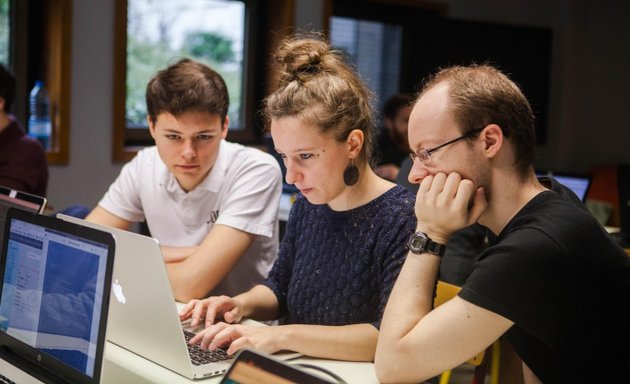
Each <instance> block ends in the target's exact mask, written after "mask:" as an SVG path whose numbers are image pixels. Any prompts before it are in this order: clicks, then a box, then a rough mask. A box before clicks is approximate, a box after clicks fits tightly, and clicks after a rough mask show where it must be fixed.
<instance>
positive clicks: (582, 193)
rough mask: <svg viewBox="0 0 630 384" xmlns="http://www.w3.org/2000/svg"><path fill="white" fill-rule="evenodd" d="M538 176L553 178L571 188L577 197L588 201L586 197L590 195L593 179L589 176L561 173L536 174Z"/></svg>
mask: <svg viewBox="0 0 630 384" xmlns="http://www.w3.org/2000/svg"><path fill="white" fill-rule="evenodd" d="M536 175H537V176H544V177H553V178H554V179H556V180H557V181H558V182H559V183H560V184H562V185H564V186H565V187H567V188H569V189H570V190H571V191H573V193H575V194H576V195H577V197H578V198H579V199H580V200H582V201H586V195H587V193H588V189H589V187H590V186H591V178H590V177H588V176H576V175H566V174H561V173H555V172H549V173H536Z"/></svg>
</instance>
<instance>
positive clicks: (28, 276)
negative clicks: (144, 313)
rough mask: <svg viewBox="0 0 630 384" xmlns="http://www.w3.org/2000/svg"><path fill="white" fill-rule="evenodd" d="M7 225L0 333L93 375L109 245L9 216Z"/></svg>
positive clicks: (100, 333)
mask: <svg viewBox="0 0 630 384" xmlns="http://www.w3.org/2000/svg"><path fill="white" fill-rule="evenodd" d="M46 219H48V220H55V219H49V218H46ZM6 225H7V226H8V227H9V228H8V230H7V231H5V233H6V234H7V239H6V243H7V244H5V247H4V249H3V252H5V254H3V257H4V264H3V265H2V267H3V268H2V275H3V276H2V294H1V296H0V331H1V333H5V334H6V335H8V336H11V337H12V338H14V339H16V340H18V341H19V342H18V345H20V343H24V344H26V345H28V346H30V347H32V348H34V349H35V350H36V351H37V352H38V353H41V354H45V355H48V356H50V357H52V358H53V359H54V360H57V361H59V362H62V363H63V364H65V365H66V366H69V367H71V368H72V370H75V371H78V372H80V373H81V374H82V375H85V376H88V377H90V378H93V376H94V375H95V371H100V362H98V363H97V359H99V358H100V357H101V356H97V355H98V354H102V348H100V346H99V344H98V343H99V342H102V341H100V340H99V337H100V338H101V339H102V338H103V337H104V325H105V324H104V321H105V319H104V318H103V317H102V316H101V314H102V312H103V311H104V310H106V309H107V303H106V302H104V299H106V298H108V292H105V290H109V284H107V285H105V284H106V281H107V279H111V277H110V276H109V277H108V276H107V272H106V271H107V270H108V268H111V267H108V265H107V264H108V251H109V249H108V248H110V246H108V244H107V243H100V242H97V241H94V240H91V239H87V238H85V237H81V236H77V235H76V234H73V233H69V232H68V231H62V230H57V229H55V228H54V227H49V226H45V225H38V224H37V223H34V222H31V221H30V220H28V221H23V220H20V219H19V218H15V217H11V216H10V217H9V218H8V221H7V223H6ZM110 238H111V236H110ZM109 273H110V274H111V271H110V272H109ZM97 351H98V352H99V353H97ZM38 359H39V357H38ZM95 368H97V369H96V370H95ZM96 373H99V374H100V372H96Z"/></svg>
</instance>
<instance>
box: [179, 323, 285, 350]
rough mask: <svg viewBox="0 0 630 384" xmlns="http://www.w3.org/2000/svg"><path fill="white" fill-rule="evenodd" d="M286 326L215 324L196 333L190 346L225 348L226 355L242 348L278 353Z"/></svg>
mask: <svg viewBox="0 0 630 384" xmlns="http://www.w3.org/2000/svg"><path fill="white" fill-rule="evenodd" d="M285 327H286V326H274V327H261V326H256V325H243V324H227V323H217V324H214V325H211V326H210V327H208V328H206V329H204V330H203V331H201V332H199V333H197V334H196V335H195V336H194V337H193V338H192V339H191V340H190V342H189V343H190V344H199V346H200V348H201V349H211V350H212V349H216V348H219V347H221V348H227V350H226V352H227V354H228V355H233V354H235V353H236V352H237V351H238V350H240V349H243V348H253V349H256V350H259V351H263V352H266V353H269V354H271V353H275V352H278V351H280V350H281V349H282V348H280V344H279V341H280V337H281V335H284V336H286V335H287V332H282V331H281V329H282V328H285Z"/></svg>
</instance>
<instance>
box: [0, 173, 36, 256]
mask: <svg viewBox="0 0 630 384" xmlns="http://www.w3.org/2000/svg"><path fill="white" fill-rule="evenodd" d="M45 205H46V198H44V197H41V196H35V195H31V194H28V193H24V192H19V191H16V190H14V189H10V188H6V187H3V186H1V185H0V250H1V249H2V245H3V244H4V222H5V219H6V216H7V212H8V211H9V208H11V207H15V208H19V209H23V210H25V211H29V212H38V213H41V212H42V211H43V210H44V206H45Z"/></svg>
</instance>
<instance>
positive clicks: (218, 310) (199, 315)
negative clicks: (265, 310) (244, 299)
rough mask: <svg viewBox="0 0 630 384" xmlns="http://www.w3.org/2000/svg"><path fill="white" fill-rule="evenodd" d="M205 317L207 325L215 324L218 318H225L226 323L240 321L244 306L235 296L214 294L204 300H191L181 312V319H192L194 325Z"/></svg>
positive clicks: (191, 323)
mask: <svg viewBox="0 0 630 384" xmlns="http://www.w3.org/2000/svg"><path fill="white" fill-rule="evenodd" d="M204 318H205V320H206V321H205V326H206V327H209V326H210V325H212V324H214V322H215V320H217V319H223V320H224V321H225V322H226V323H238V322H239V321H241V319H242V318H243V308H242V306H241V305H240V303H239V302H238V300H237V299H235V298H231V297H228V296H212V297H208V298H207V299H203V300H191V301H189V302H188V304H186V305H185V306H184V308H182V310H181V311H180V312H179V319H180V320H181V321H184V320H187V319H191V322H190V325H191V326H192V327H196V326H197V325H198V324H199V321H200V320H201V319H204Z"/></svg>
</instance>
